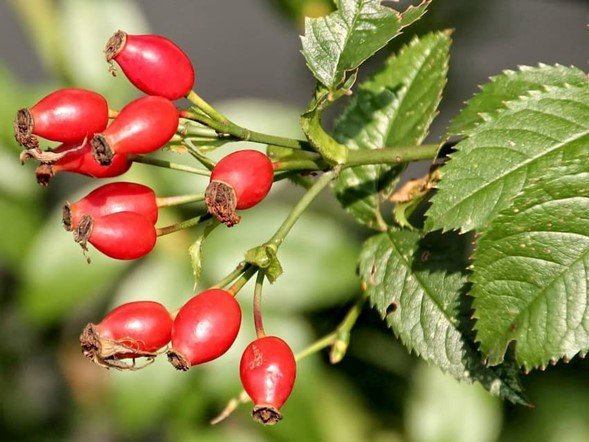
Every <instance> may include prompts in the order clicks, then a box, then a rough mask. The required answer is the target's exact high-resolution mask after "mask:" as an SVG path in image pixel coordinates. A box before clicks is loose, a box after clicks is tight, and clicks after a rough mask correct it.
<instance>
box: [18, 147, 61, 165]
mask: <svg viewBox="0 0 589 442" xmlns="http://www.w3.org/2000/svg"><path fill="white" fill-rule="evenodd" d="M68 153H69V151H65V152H54V151H53V150H51V149H48V150H41V149H39V147H32V148H30V149H25V150H23V151H22V152H21V153H20V155H19V158H20V163H21V164H25V162H26V161H28V160H30V159H31V158H32V159H34V160H37V161H39V162H40V163H46V164H51V163H55V162H56V161H59V160H61V159H62V158H63V157H65V156H66V155H67V154H68Z"/></svg>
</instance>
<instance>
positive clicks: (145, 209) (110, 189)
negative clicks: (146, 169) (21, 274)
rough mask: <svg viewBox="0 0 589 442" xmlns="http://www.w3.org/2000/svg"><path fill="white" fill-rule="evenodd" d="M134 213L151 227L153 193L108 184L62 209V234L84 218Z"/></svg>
mask: <svg viewBox="0 0 589 442" xmlns="http://www.w3.org/2000/svg"><path fill="white" fill-rule="evenodd" d="M118 212H135V213H138V214H140V215H143V216H145V217H146V218H147V219H148V220H149V221H150V222H151V224H155V223H156V222H157V218H158V207H157V202H156V197H155V193H154V191H153V190H152V189H151V188H149V187H147V186H144V185H142V184H137V183H127V182H118V183H109V184H105V185H103V186H100V187H99V188H97V189H94V190H93V191H92V192H90V193H89V194H88V195H86V196H85V197H84V198H82V199H81V200H79V201H76V202H74V203H69V202H68V203H66V204H65V205H64V207H63V224H64V226H65V228H66V230H68V231H71V230H73V229H77V228H78V226H79V225H80V222H81V221H82V218H83V217H84V216H91V217H92V218H98V217H101V216H105V215H110V214H111V213H118Z"/></svg>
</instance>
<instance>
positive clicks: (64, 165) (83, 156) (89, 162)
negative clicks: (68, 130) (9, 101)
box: [51, 142, 133, 178]
mask: <svg viewBox="0 0 589 442" xmlns="http://www.w3.org/2000/svg"><path fill="white" fill-rule="evenodd" d="M66 151H68V154H67V155H66V156H64V157H63V158H60V159H59V160H57V161H56V162H54V163H51V169H52V170H53V174H54V175H55V174H56V173H59V172H71V173H79V174H81V175H86V176H89V177H92V178H112V177H116V176H119V175H122V174H124V173H125V172H126V171H128V170H129V169H130V168H131V166H132V165H133V162H132V161H129V159H127V156H126V155H124V154H116V155H114V156H113V158H112V162H111V163H110V164H109V165H108V166H102V165H101V164H100V163H98V162H97V161H96V160H95V159H94V156H93V155H92V147H91V146H90V144H89V143H88V142H86V143H82V144H80V143H76V144H62V145H61V146H59V147H57V148H56V149H54V152H66Z"/></svg>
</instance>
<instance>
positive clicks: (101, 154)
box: [90, 134, 114, 166]
mask: <svg viewBox="0 0 589 442" xmlns="http://www.w3.org/2000/svg"><path fill="white" fill-rule="evenodd" d="M90 145H91V146H92V154H93V155H94V158H95V159H96V161H98V162H99V163H100V164H101V165H102V166H108V165H109V164H110V163H111V162H112V157H113V156H114V153H113V151H112V149H111V148H110V146H109V145H108V141H107V140H106V137H105V136H104V135H102V134H96V135H94V137H93V138H92V139H91V140H90Z"/></svg>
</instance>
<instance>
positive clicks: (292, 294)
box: [0, 0, 589, 442]
mask: <svg viewBox="0 0 589 442" xmlns="http://www.w3.org/2000/svg"><path fill="white" fill-rule="evenodd" d="M25 3H26V4H28V5H29V6H28V8H30V9H27V7H26V6H25ZM272 3H274V2H272ZM276 3H280V7H281V8H282V10H283V11H286V12H287V13H288V14H289V15H290V16H292V17H295V19H296V20H300V17H301V14H302V13H303V12H302V11H305V12H304V13H309V10H308V9H305V7H306V8H309V7H311V6H312V5H315V6H314V7H317V8H321V7H324V8H328V7H331V1H330V0H308V1H296V0H282V1H280V2H276ZM440 3H441V2H440ZM471 3H473V4H474V3H476V2H471ZM10 4H11V5H13V6H14V8H15V9H14V13H15V17H17V18H19V20H20V21H21V23H22V24H23V26H25V27H26V28H28V29H34V30H35V32H29V33H28V35H29V36H30V38H31V39H32V40H31V41H32V43H33V46H34V47H35V48H36V50H37V51H38V53H39V56H40V58H41V60H45V62H46V63H47V64H46V66H47V69H48V72H49V73H50V76H51V77H52V78H53V81H52V82H51V83H50V84H42V85H37V86H31V85H25V84H21V83H20V82H19V81H18V79H15V78H14V76H13V75H11V74H10V73H9V71H8V70H7V68H8V67H7V66H1V67H0V92H1V95H2V100H0V115H1V116H2V118H1V119H0V214H1V215H0V229H1V231H2V233H3V234H2V235H0V335H1V336H3V339H2V340H0V391H1V395H0V439H1V440H6V441H20V440H26V441H44V440H70V441H77V440H84V441H110V440H180V441H188V442H190V441H212V442H214V441H226V440H239V441H240V442H242V441H243V442H248V441H261V440H263V441H291V440H296V441H328V442H329V441H338V442H347V441H349V442H357V441H369V440H370V441H377V442H385V441H387V442H396V441H403V440H411V441H462V440H464V441H474V442H479V441H493V440H507V441H521V440H534V441H559V442H561V441H566V442H568V441H586V440H588V439H589V424H588V422H589V378H588V377H587V376H586V373H587V369H589V364H588V363H587V362H585V361H584V360H575V361H573V362H572V363H571V364H570V365H569V366H558V367H552V368H551V369H550V370H549V371H548V372H546V373H534V374H532V375H530V376H529V377H527V378H525V379H524V380H525V381H526V384H527V389H528V393H529V396H530V398H531V399H532V401H533V402H534V403H535V405H536V408H535V409H527V408H523V407H513V406H508V405H504V404H502V403H501V402H499V401H498V400H496V399H495V398H491V397H489V396H488V395H487V394H486V393H485V392H484V391H483V390H482V389H480V388H478V387H472V386H468V385H460V384H458V383H457V382H456V381H454V380H453V379H451V378H449V377H447V376H445V375H443V374H441V373H439V371H437V370H436V369H432V368H429V367H427V366H425V365H423V364H422V363H421V362H418V361H417V358H415V357H414V356H412V355H409V354H407V352H406V351H405V350H404V349H403V348H402V347H401V346H400V344H399V343H398V342H397V341H396V340H394V339H393V338H392V337H391V335H390V332H389V331H388V330H387V329H386V327H385V325H384V324H382V323H381V321H380V320H379V318H378V316H377V314H376V313H374V312H371V311H366V312H364V313H363V314H362V315H361V317H360V320H359V323H358V324H357V327H356V328H355V329H354V332H353V335H352V339H351V343H350V348H349V351H348V355H347V357H346V358H345V359H344V361H342V362H341V363H340V364H339V365H337V366H333V367H330V366H329V364H328V362H327V358H326V355H325V354H320V355H314V356H313V357H310V358H309V359H308V360H305V361H304V362H302V363H301V364H300V366H299V375H298V380H297V383H296V386H295V389H294V393H293V395H292V397H291V399H290V401H289V402H288V403H287V405H285V407H284V409H283V411H284V415H285V419H284V420H283V421H282V422H281V423H280V424H279V425H277V426H276V427H272V428H262V427H260V426H258V425H256V424H254V423H253V422H252V421H251V419H250V417H249V407H250V406H249V405H245V406H242V407H241V408H240V409H238V410H237V411H236V412H235V413H234V415H232V416H231V417H230V418H229V419H228V420H227V421H225V422H223V423H221V424H219V425H218V426H216V427H211V426H210V425H209V424H208V421H209V419H211V418H212V417H213V416H215V415H216V413H217V412H219V411H220V410H221V409H222V408H223V406H224V405H225V403H226V401H227V400H228V399H229V398H231V397H233V396H235V395H236V394H238V393H239V391H240V386H239V378H238V369H237V367H238V360H239V357H240V351H241V349H242V348H243V347H244V346H245V345H246V344H247V343H248V342H249V341H250V340H251V339H252V338H253V327H252V319H251V306H250V305H249V304H250V302H249V301H248V299H249V295H250V294H251V291H252V287H251V285H250V286H247V287H246V288H245V289H244V290H243V292H242V294H241V295H240V300H241V301H242V305H243V310H244V322H243V327H242V330H241V332H240V335H239V337H238V341H237V342H236V344H235V345H234V347H233V348H232V349H231V350H230V352H229V353H228V354H227V355H225V356H224V357H223V358H221V359H219V360H217V361H214V362H212V363H210V364H207V365H205V366H202V367H196V368H194V369H192V370H191V371H189V372H188V373H180V372H176V371H175V370H173V369H172V368H171V367H170V366H169V364H168V363H167V362H166V361H165V360H163V359H160V360H157V361H156V362H155V363H154V364H153V365H151V366H150V367H148V368H146V369H145V370H143V371H139V372H128V373H122V372H112V371H106V370H103V369H101V368H98V367H95V366H93V365H92V364H90V363H89V362H88V361H87V360H85V359H84V358H83V357H82V355H81V354H80V350H79V346H78V344H77V337H78V334H79V332H80V330H81V329H82V327H83V325H84V324H85V323H86V322H89V321H98V320H99V318H101V317H102V315H103V314H104V313H105V312H106V311H107V310H108V309H110V308H112V307H113V306H115V305H118V304H120V303H122V302H127V301H130V300H138V299H153V300H157V301H160V302H163V303H165V304H166V305H167V306H169V307H170V308H171V309H174V308H176V307H178V306H180V305H181V304H182V303H183V301H184V300H185V299H187V298H188V297H189V296H191V294H192V293H193V287H192V284H193V279H192V271H191V268H190V260H189V256H188V252H187V247H188V245H189V244H190V243H191V239H192V233H193V232H191V231H188V232H186V231H184V232H179V233H177V234H175V235H170V236H169V237H164V238H162V239H161V240H160V241H159V243H158V246H157V248H156V250H155V251H154V253H152V254H151V255H150V256H149V257H148V258H146V259H143V260H141V261H139V262H135V263H123V262H114V261H109V260H106V259H104V258H102V257H101V256H99V254H98V253H96V252H94V251H92V250H91V251H90V256H91V258H92V261H93V262H92V264H91V265H88V264H86V261H85V259H84V256H83V255H82V253H81V251H80V249H79V248H78V247H77V245H75V244H74V243H73V241H71V237H70V234H68V233H67V232H65V231H64V230H63V229H62V228H61V226H60V207H61V205H62V204H63V202H64V201H66V200H76V199H78V198H79V197H80V196H81V195H84V194H85V193H87V192H88V190H89V189H92V188H95V187H97V185H98V184H97V183H96V182H94V181H92V180H90V179H87V178H80V177H71V176H62V175H58V176H57V177H56V178H55V179H54V182H52V184H51V186H50V187H49V188H46V189H45V188H39V187H37V185H36V184H35V183H34V177H33V165H32V164H27V165H25V166H23V167H21V166H20V165H19V164H18V158H17V156H18V148H17V146H16V145H15V143H14V141H13V138H12V116H13V115H14V113H15V111H16V110H17V109H18V108H20V107H24V106H28V105H31V104H32V103H34V102H35V101H37V100H38V99H39V98H40V97H42V96H43V95H45V94H46V93H47V92H49V91H50V90H52V89H55V88H57V87H63V86H65V85H76V86H82V87H89V88H93V89H97V90H99V91H101V92H103V93H105V94H106V96H107V97H108V99H109V101H111V102H112V103H113V106H115V107H116V106H120V105H121V104H123V103H125V102H126V101H128V100H129V99H130V98H132V97H133V95H134V94H137V93H136V92H135V91H133V90H132V89H131V88H130V87H129V86H128V84H127V83H126V81H125V79H124V78H122V77H121V76H119V77H117V78H116V79H113V78H111V77H110V75H109V74H108V72H107V70H106V66H105V65H104V63H103V62H102V57H101V51H102V45H103V42H104V41H105V40H106V38H107V37H108V36H109V35H110V34H111V33H112V32H113V31H114V30H116V29H118V28H125V29H127V30H129V31H131V32H146V31H147V27H146V24H145V23H146V21H145V19H144V17H143V15H142V12H141V9H140V8H139V2H133V1H113V0H109V1H101V2H98V1H93V0H64V1H61V2H53V1H50V0H27V1H26V2H25V1H24V0H11V2H10ZM318 10H320V9H318ZM64 35H68V36H70V38H71V41H75V47H74V48H73V49H72V48H69V50H67V51H66V48H65V47H64V43H63V36H64ZM58 54H61V55H58ZM56 61H57V62H58V63H61V65H54V64H52V63H55V62H56ZM219 107H220V109H221V110H222V111H223V112H226V113H227V114H229V115H230V116H231V117H233V118H235V120H237V121H239V122H240V123H242V124H244V125H245V126H248V127H251V128H252V129H259V130H264V129H265V128H266V126H267V123H268V118H271V119H272V126H273V130H274V131H275V132H276V133H280V134H283V135H287V136H288V135H292V136H299V135H300V132H299V128H298V125H297V123H298V118H297V113H298V112H297V110H296V109H292V108H289V107H286V106H283V105H278V104H275V103H267V102H260V101H256V100H241V101H233V102H230V103H225V104H224V105H223V104H222V105H220V106H219ZM240 147H243V145H238V146H232V147H231V148H240ZM248 147H251V146H248ZM229 149H230V148H229V147H223V148H221V149H219V152H218V153H217V152H215V155H223V154H225V153H227V152H228V151H229ZM161 157H162V158H173V159H174V161H187V162H188V161H189V160H188V159H185V158H184V157H183V156H181V155H180V154H178V153H172V152H165V153H162V154H161ZM64 175H65V174H64ZM123 179H124V180H128V181H137V182H141V183H144V184H147V185H150V186H153V187H154V188H155V189H156V192H157V193H158V195H162V196H168V195H175V194H182V193H189V192H194V191H195V189H203V188H204V184H205V183H206V180H204V179H202V178H199V177H195V176H192V175H189V174H182V173H179V172H172V171H168V170H161V169H155V168H150V167H149V166H145V165H135V166H134V167H133V168H132V170H131V171H130V172H128V173H127V174H126V175H125V176H124V177H123ZM300 192H301V190H300V189H297V188H295V187H294V186H292V185H290V184H288V183H285V182H283V183H280V184H279V185H277V186H276V187H275V189H274V190H273V192H272V195H271V197H270V198H269V199H268V200H267V201H265V202H264V203H263V204H261V205H260V206H259V207H258V208H256V209H255V210H252V211H250V212H248V213H247V214H244V217H243V222H242V223H241V224H240V225H239V226H237V227H236V228H234V229H232V230H223V229H217V230H215V232H213V233H212V234H211V236H210V237H209V239H208V240H207V242H206V243H205V246H204V267H203V275H202V281H201V285H200V287H201V288H202V287H206V285H207V284H210V283H212V282H214V281H216V280H218V279H219V278H220V277H221V276H223V275H224V274H225V273H227V272H228V271H229V270H230V269H232V268H233V266H235V264H236V263H237V261H238V260H239V259H240V258H241V254H242V253H243V252H244V251H245V250H246V249H247V248H248V247H250V246H252V245H254V244H256V243H257V242H259V241H261V240H264V239H266V238H267V237H268V236H270V234H271V232H272V231H273V229H275V228H276V226H277V225H278V224H279V223H280V222H281V220H282V219H283V218H284V216H285V214H286V213H287V210H288V206H289V205H290V204H291V203H292V202H294V201H296V199H297V198H298V197H299V196H300ZM325 197H326V198H324V199H322V200H320V201H318V202H316V203H315V204H314V205H313V206H312V207H311V209H310V210H309V212H308V213H306V214H305V215H304V217H303V218H302V219H301V221H300V223H299V224H297V226H296V227H295V229H294V230H293V232H292V235H290V236H289V237H288V239H287V241H286V242H285V244H284V247H283V248H282V249H281V251H280V257H281V260H282V263H283V265H284V268H285V275H284V276H283V277H282V278H281V279H280V280H279V281H278V282H277V283H276V285H274V286H272V287H268V290H267V292H266V293H265V298H264V307H265V309H266V312H267V318H266V320H265V322H266V327H267V329H268V330H269V331H270V330H271V332H272V333H275V334H278V335H280V336H283V337H285V339H287V340H288V341H289V342H290V343H291V344H292V346H293V348H294V349H295V351H296V350H299V349H301V348H303V347H305V346H306V345H308V344H309V343H310V342H312V341H313V340H314V339H316V338H317V337H319V336H321V335H322V334H324V333H328V332H330V331H331V330H332V329H333V327H335V325H336V324H337V323H338V322H339V320H340V319H341V318H342V317H343V315H345V312H346V306H347V305H349V304H350V303H351V301H352V300H353V299H354V297H355V296H357V295H358V293H359V286H358V280H357V278H356V277H355V273H354V269H355V264H356V255H357V254H358V252H359V248H360V244H361V239H362V238H361V236H362V234H361V233H359V232H358V230H356V227H353V226H351V225H350V224H349V220H348V218H347V217H346V216H345V215H344V214H343V213H342V211H341V210H340V209H339V208H338V207H337V205H336V203H335V202H334V201H333V200H331V199H329V198H327V195H325ZM190 212H191V207H190V206H187V207H184V208H181V209H166V210H165V211H163V212H162V214H161V216H160V221H159V223H160V225H166V224H169V223H172V222H174V221H177V220H180V219H185V218H188V217H190V216H191V215H190ZM309 255H311V256H312V259H310V258H309Z"/></svg>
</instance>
